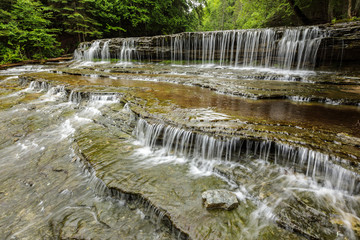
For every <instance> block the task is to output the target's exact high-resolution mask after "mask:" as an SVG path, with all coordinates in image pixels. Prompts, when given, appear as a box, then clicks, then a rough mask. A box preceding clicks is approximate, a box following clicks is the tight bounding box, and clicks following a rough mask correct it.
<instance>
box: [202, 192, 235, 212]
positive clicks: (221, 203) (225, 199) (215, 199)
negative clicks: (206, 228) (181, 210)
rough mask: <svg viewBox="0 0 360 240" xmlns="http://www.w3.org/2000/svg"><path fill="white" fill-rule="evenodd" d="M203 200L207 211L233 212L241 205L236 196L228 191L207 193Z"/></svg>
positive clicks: (203, 194) (203, 195)
mask: <svg viewBox="0 0 360 240" xmlns="http://www.w3.org/2000/svg"><path fill="white" fill-rule="evenodd" d="M201 198H202V200H203V203H204V206H205V207H206V209H224V210H232V209H234V208H236V207H237V206H238V205H239V202H238V200H237V198H236V195H235V194H234V193H232V192H230V191H228V190H226V189H216V190H208V191H205V192H203V193H202V194H201Z"/></svg>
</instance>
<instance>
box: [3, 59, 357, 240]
mask: <svg viewBox="0 0 360 240" xmlns="http://www.w3.org/2000/svg"><path fill="white" fill-rule="evenodd" d="M1 74H2V76H1V80H0V89H1V91H0V93H1V95H0V100H1V104H0V109H1V115H0V122H1V123H0V131H1V135H2V136H3V138H2V139H1V141H0V156H1V158H0V159H1V162H0V164H1V170H0V171H1V174H0V176H1V177H0V178H1V190H0V202H1V204H0V210H1V211H0V212H1V215H0V216H1V217H0V228H1V231H0V232H2V234H1V235H0V236H1V238H4V239H36V238H45V239H46V238H49V239H52V238H59V239H68V238H73V239H104V238H107V239H119V238H121V239H172V238H174V239H274V238H281V239H342V238H348V239H356V238H358V237H359V235H360V232H359V226H360V220H359V216H360V213H359V209H360V208H359V204H360V200H359V197H358V196H359V191H360V177H359V171H360V170H359V165H358V164H359V159H360V151H359V146H360V139H359V137H360V126H359V125H358V124H359V123H358V121H359V120H360V118H359V116H360V114H359V113H360V110H359V107H358V104H359V102H360V96H359V93H358V85H359V82H358V77H359V75H358V73H357V72H356V71H353V70H352V71H351V72H349V71H348V72H346V71H343V72H338V73H336V74H334V73H331V72H311V73H309V74H303V72H300V73H294V72H292V73H291V74H292V75H294V74H295V75H296V74H297V75H298V76H297V77H296V76H292V77H291V78H289V76H287V77H286V79H281V78H282V77H284V76H285V75H284V74H283V73H281V77H279V76H280V75H279V73H274V72H273V73H269V72H260V71H253V70H246V69H245V70H244V69H243V70H236V69H231V68H210V69H209V68H201V67H200V68H199V67H194V66H176V65H175V66H174V65H168V64H165V63H163V64H150V63H147V64H137V63H132V64H129V63H126V64H110V63H101V62H99V63H86V64H84V63H83V62H81V63H74V62H73V63H70V64H69V63H65V64H60V65H57V66H52V65H45V66H33V67H30V66H29V67H26V68H14V69H8V70H7V71H3V72H1ZM263 76H265V77H266V78H265V77H263ZM269 76H271V77H269ZM289 79H290V80H291V79H292V80H293V81H292V82H289ZM288 96H297V97H298V99H296V98H295V97H294V98H289V97H288ZM301 98H303V99H304V100H303V101H301ZM305 98H311V99H307V101H305ZM326 99H329V100H328V101H327V100H326ZM330 100H331V101H330ZM218 189H225V190H226V191H229V192H230V193H232V194H234V195H235V196H236V198H237V201H238V206H237V207H236V208H234V207H231V208H230V209H232V210H223V209H207V208H206V206H205V205H204V203H203V197H202V195H203V193H204V192H206V191H209V190H218Z"/></svg>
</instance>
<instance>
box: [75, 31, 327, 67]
mask: <svg viewBox="0 0 360 240" xmlns="http://www.w3.org/2000/svg"><path fill="white" fill-rule="evenodd" d="M326 36H327V33H326V31H324V30H321V29H319V28H318V27H309V28H289V29H256V30H253V29H250V30H231V31H216V32H195V33H180V34H174V35H169V36H158V37H157V38H156V40H151V39H149V40H148V42H147V44H148V46H149V47H151V46H152V47H154V48H155V49H156V51H155V52H153V51H147V50H143V49H140V48H139V47H138V46H139V45H138V42H140V41H142V40H141V39H139V38H124V39H120V40H117V41H116V43H115V45H117V49H118V50H117V51H118V53H117V54H115V53H113V54H112V55H114V56H113V57H117V58H118V60H119V61H120V62H129V61H131V60H141V59H149V60H151V59H159V58H161V59H163V60H164V59H167V58H169V59H171V61H172V62H173V63H177V62H179V61H180V62H184V61H185V62H187V63H188V64H190V63H191V61H195V60H200V61H201V63H202V64H203V65H205V64H219V65H220V66H232V67H236V68H238V67H242V68H244V67H245V68H249V67H260V68H281V69H286V70H289V69H296V70H302V69H312V68H313V67H314V65H315V63H316V57H317V52H318V49H319V46H320V43H321V40H322V39H323V38H324V37H326ZM112 41H113V40H111V39H110V40H96V41H94V42H93V43H91V45H90V46H89V44H88V43H83V44H81V45H80V46H79V48H78V49H77V50H76V51H75V53H74V56H75V59H77V60H79V59H82V60H85V61H92V60H94V59H95V58H100V57H101V59H102V60H103V61H105V60H107V59H109V58H110V52H109V44H110V43H112ZM113 45H114V44H113ZM142 45H143V44H142ZM155 46H156V47H155ZM115 55H117V56H115Z"/></svg>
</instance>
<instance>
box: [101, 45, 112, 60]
mask: <svg viewBox="0 0 360 240" xmlns="http://www.w3.org/2000/svg"><path fill="white" fill-rule="evenodd" d="M109 42H110V40H107V41H106V42H104V45H103V47H102V50H101V61H103V62H105V61H110V51H109Z"/></svg>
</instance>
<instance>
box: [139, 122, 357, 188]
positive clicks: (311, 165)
mask: <svg viewBox="0 0 360 240" xmlns="http://www.w3.org/2000/svg"><path fill="white" fill-rule="evenodd" d="M134 135H135V136H136V138H137V139H138V140H139V141H140V142H141V144H142V145H144V146H146V147H149V148H150V149H157V148H158V146H162V148H161V151H158V153H160V156H162V157H169V156H171V157H173V158H170V159H176V161H179V160H177V158H180V159H188V161H190V162H192V172H193V173H198V174H201V173H203V174H205V175H209V174H211V173H212V172H213V169H214V166H215V165H216V164H219V163H223V162H234V163H238V162H240V163H241V161H242V158H248V157H252V158H254V159H263V160H264V161H266V162H273V163H275V164H278V165H280V166H283V167H285V168H287V169H288V171H291V172H293V173H302V174H304V175H305V176H306V177H308V178H310V179H312V180H313V181H315V182H318V183H321V185H322V186H324V187H325V188H328V189H334V190H340V191H343V192H345V193H347V194H350V195H353V194H359V192H360V176H358V175H357V174H356V173H354V172H352V171H350V170H347V169H345V168H343V167H341V166H339V165H337V164H336V163H340V162H341V159H339V158H337V157H332V156H329V155H327V154H323V153H320V152H316V151H313V150H310V149H307V148H303V147H293V146H290V145H287V144H282V143H273V142H270V141H252V140H248V139H245V140H243V139H240V138H228V139H217V138H214V137H211V136H208V135H203V134H197V133H193V132H191V131H187V130H184V129H179V128H176V127H172V126H165V125H163V124H148V123H147V122H146V121H145V120H143V119H140V120H138V123H137V127H136V129H135V130H134ZM174 157H175V158H174ZM167 161H169V159H168V160H167ZM181 161H184V160H181Z"/></svg>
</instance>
